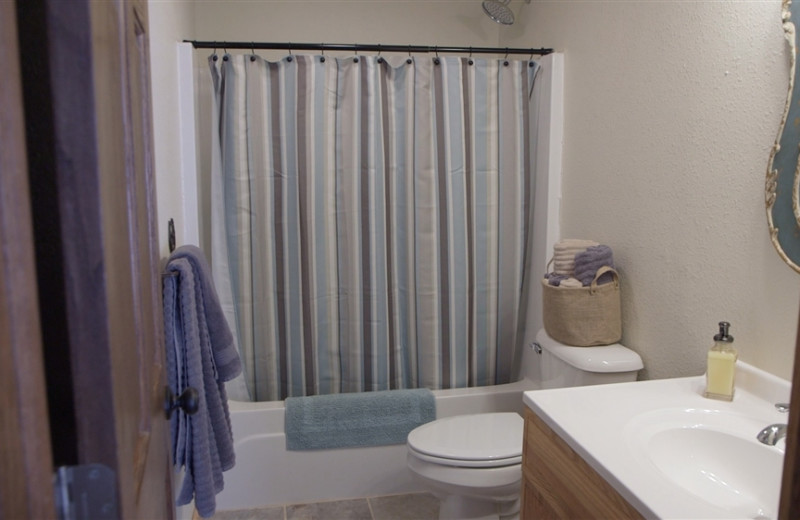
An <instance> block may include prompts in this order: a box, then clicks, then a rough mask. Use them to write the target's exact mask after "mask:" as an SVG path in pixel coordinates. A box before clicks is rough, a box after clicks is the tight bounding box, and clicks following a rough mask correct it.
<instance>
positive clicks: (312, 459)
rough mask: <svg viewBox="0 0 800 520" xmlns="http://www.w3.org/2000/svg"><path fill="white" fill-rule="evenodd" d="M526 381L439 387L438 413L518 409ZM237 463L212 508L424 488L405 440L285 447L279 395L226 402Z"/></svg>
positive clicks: (535, 386)
mask: <svg viewBox="0 0 800 520" xmlns="http://www.w3.org/2000/svg"><path fill="white" fill-rule="evenodd" d="M538 388H539V384H538V383H536V382H534V381H531V380H529V379H523V380H521V381H517V382H516V383H510V384H506V385H497V386H488V387H480V388H462V389H457V390H437V391H435V392H434V394H435V396H436V416H437V418H438V417H448V416H452V415H461V414H468V413H485V412H517V413H520V414H521V413H522V409H523V403H522V392H523V391H526V390H536V389H538ZM229 405H230V411H231V422H232V425H233V436H234V443H235V450H236V466H235V467H234V468H233V469H231V470H230V471H227V472H225V474H224V477H225V489H224V490H223V491H222V492H221V493H220V494H219V495H217V510H219V511H224V510H232V509H251V508H257V507H266V506H274V505H281V504H295V503H304V502H315V501H322V500H333V499H344V498H361V497H371V496H379V495H391V494H396V493H411V492H417V491H423V489H422V488H421V487H420V486H419V485H417V484H416V482H414V481H412V479H411V475H410V473H409V472H408V470H407V469H406V446H405V444H400V445H394V446H378V447H368V448H343V449H335V450H316V451H287V450H286V436H285V435H284V433H283V430H284V427H283V426H284V423H283V413H284V406H283V401H274V402H262V403H243V402H235V401H231V402H230V403H229Z"/></svg>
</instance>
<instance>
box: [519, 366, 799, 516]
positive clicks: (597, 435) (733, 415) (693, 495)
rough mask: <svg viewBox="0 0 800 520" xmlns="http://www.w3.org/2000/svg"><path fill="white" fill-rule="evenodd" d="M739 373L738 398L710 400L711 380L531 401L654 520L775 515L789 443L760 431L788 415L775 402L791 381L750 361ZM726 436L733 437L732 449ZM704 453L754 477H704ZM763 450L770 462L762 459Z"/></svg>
mask: <svg viewBox="0 0 800 520" xmlns="http://www.w3.org/2000/svg"><path fill="white" fill-rule="evenodd" d="M736 370H737V372H736V393H735V395H734V399H733V401H732V402H725V401H717V400H712V399H707V398H705V397H703V396H702V393H703V390H704V388H705V377H704V376H697V377H687V378H677V379H661V380H652V381H639V382H632V383H617V384H609V385H598V386H583V387H573V388H557V389H547V390H533V391H528V392H524V394H523V400H524V402H525V404H526V405H527V406H528V407H529V408H530V409H531V410H532V411H533V412H535V413H536V414H537V415H538V416H539V417H540V418H541V419H542V420H543V421H544V422H545V423H546V424H547V425H548V426H549V427H550V428H551V429H553V430H554V431H555V432H556V433H558V434H559V435H560V436H561V437H562V438H563V439H564V441H566V442H567V444H568V445H569V446H570V447H571V448H572V449H573V450H575V451H576V452H577V453H578V454H580V455H581V456H582V457H583V458H584V460H586V462H587V463H589V465H591V466H592V467H593V468H594V469H595V470H596V471H597V472H598V473H599V474H600V475H601V476H602V477H603V478H605V479H606V480H607V481H608V482H609V484H611V485H612V486H613V487H614V489H616V490H617V491H618V492H619V493H620V495H622V496H623V497H624V498H625V499H626V500H627V501H628V502H629V503H630V504H631V505H632V506H633V507H635V508H636V509H637V510H638V511H639V512H640V513H641V514H642V515H644V516H645V517H647V518H761V519H763V518H775V517H776V516H777V505H778V497H779V495H780V478H781V475H780V471H781V470H780V468H781V465H782V456H783V451H784V448H785V444H784V443H783V442H781V443H779V445H778V446H776V447H768V446H765V445H761V444H759V443H758V441H756V440H755V436H756V434H757V433H758V432H759V431H760V430H761V429H762V428H764V427H765V426H767V425H769V424H772V423H785V422H786V421H787V419H788V417H787V416H786V415H785V414H782V413H781V412H779V411H777V410H776V409H775V407H774V403H778V402H787V401H788V399H789V395H790V392H791V384H790V383H789V382H788V381H785V380H783V379H780V378H778V377H775V376H773V375H771V374H769V373H767V372H764V371H763V370H760V369H757V368H755V367H752V366H751V365H748V364H746V363H742V362H738V363H737V369H736ZM665 432H666V433H665ZM697 432H700V434H701V435H700V436H699V437H695V433H697ZM687 434H688V435H687ZM715 436H719V437H715ZM673 438H674V439H676V442H672V440H673ZM695 438H697V439H700V443H699V444H692V442H694V440H695ZM718 438H719V439H722V440H725V439H728V440H734V441H735V442H733V444H731V447H732V448H731V449H730V451H729V452H726V451H720V450H723V447H722V445H724V444H725V442H716V441H717V439H718ZM687 439H688V440H687ZM707 439H711V442H710V444H703V443H704V442H707ZM684 441H685V442H684ZM681 443H683V444H681ZM678 446H680V447H678ZM706 446H710V447H711V448H712V449H711V450H707V449H706ZM742 446H743V447H745V448H746V450H740V449H738V448H740V447H742ZM671 450H672V451H671ZM675 450H678V451H677V452H675ZM706 451H714V452H715V453H716V454H715V455H714V456H716V457H717V458H716V459H715V461H712V463H711V465H712V466H714V467H713V468H712V469H713V470H714V471H716V470H717V464H719V463H721V464H722V465H723V466H726V467H724V468H722V470H720V471H718V473H725V472H728V473H730V472H733V473H735V472H737V471H738V472H739V473H747V474H750V475H751V477H748V478H750V479H751V480H752V482H751V483H747V482H745V483H743V484H741V485H740V487H744V488H747V489H745V492H744V493H739V490H737V489H734V488H735V486H731V485H728V484H726V483H725V482H720V481H719V478H718V477H717V476H715V475H713V474H710V475H707V474H706V473H707V472H706V471H705V470H704V469H703V468H701V467H700V466H701V465H702V464H705V462H698V461H697V459H698V458H703V456H705V453H704V452H706ZM744 451H747V452H753V453H755V454H756V455H755V457H756V458H755V460H756V462H758V464H757V466H758V468H757V469H756V470H753V468H752V466H746V464H751V462H752V461H751V460H740V459H742V458H743V457H744V456H743V455H742V453H744ZM672 453H677V455H678V456H677V457H672V456H671V454H672ZM720 454H721V456H720ZM762 455H763V456H766V457H767V458H768V459H769V463H767V464H760V460H759V457H761V456H762ZM672 460H674V463H673V462H671V461H672ZM670 465H674V466H675V467H674V468H673V467H670ZM695 466H697V467H695ZM728 466H730V467H728ZM691 471H693V472H694V473H695V474H689V473H690V472H691ZM697 473H703V474H702V475H698V474H697ZM734 476H736V475H734ZM737 478H738V477H737ZM698 479H701V480H698ZM708 479H711V480H708ZM714 479H717V480H714ZM698 484H699V485H698ZM751 487H752V488H760V489H750V488H751ZM709 491H711V492H710V493H709ZM740 495H746V496H745V497H744V498H741V497H740ZM754 497H755V498H754Z"/></svg>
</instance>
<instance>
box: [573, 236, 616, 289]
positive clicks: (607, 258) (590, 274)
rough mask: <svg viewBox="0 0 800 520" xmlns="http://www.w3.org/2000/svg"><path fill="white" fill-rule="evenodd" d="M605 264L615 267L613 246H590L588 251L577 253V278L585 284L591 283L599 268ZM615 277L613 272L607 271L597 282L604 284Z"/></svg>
mask: <svg viewBox="0 0 800 520" xmlns="http://www.w3.org/2000/svg"><path fill="white" fill-rule="evenodd" d="M604 265H607V266H609V267H612V268H613V267H614V254H613V253H612V251H611V248H610V247H608V246H606V245H599V246H593V247H589V248H587V249H586V251H584V252H582V253H578V254H577V255H575V268H574V269H575V278H577V279H578V280H580V281H581V283H582V284H583V285H584V286H586V285H591V283H592V280H594V277H595V275H596V274H597V270H598V269H600V268H601V267H603V266H604ZM613 279H614V275H613V274H612V273H605V274H604V275H603V276H601V277H600V278H599V279H598V280H597V283H598V284H604V283H608V282H610V281H612V280H613Z"/></svg>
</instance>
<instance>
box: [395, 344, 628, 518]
mask: <svg viewBox="0 0 800 520" xmlns="http://www.w3.org/2000/svg"><path fill="white" fill-rule="evenodd" d="M533 346H534V348H535V351H536V353H538V354H540V358H541V359H540V363H539V374H538V377H539V378H540V381H539V382H540V383H541V387H542V388H559V387H567V386H584V385H596V384H605V383H623V382H628V381H635V380H636V374H637V372H638V371H639V370H641V369H642V368H643V367H644V365H643V364H642V359H641V358H640V357H639V355H638V354H637V353H635V352H634V351H632V350H630V349H628V348H626V347H624V346H622V345H620V344H614V345H608V346H602V347H571V346H567V345H563V344H561V343H559V342H557V341H555V340H554V339H552V338H551V337H550V336H548V335H547V333H546V332H545V331H544V330H540V331H539V333H538V334H537V335H536V343H534V345H533ZM525 359H526V358H525V357H523V362H525V361H524V360H525ZM529 362H530V361H529ZM521 398H522V397H521V396H520V399H521ZM523 427H524V422H523V420H522V417H520V415H519V414H517V413H514V412H504V413H482V414H472V415H457V416H453V417H444V418H442V419H437V420H435V421H433V422H429V423H426V424H423V425H422V426H419V427H417V428H415V429H414V430H412V431H411V433H409V434H408V442H407V447H408V452H407V456H406V460H407V463H408V468H409V469H410V470H411V474H412V475H413V477H414V478H415V479H416V480H417V481H419V482H420V483H421V484H423V485H424V486H425V487H427V489H428V490H429V491H430V492H431V493H432V494H433V495H435V496H436V497H437V498H439V500H440V501H441V503H440V506H439V518H440V520H445V519H446V520H456V519H459V520H479V519H480V520H497V519H502V520H513V519H517V518H519V495H520V489H521V481H522V434H523Z"/></svg>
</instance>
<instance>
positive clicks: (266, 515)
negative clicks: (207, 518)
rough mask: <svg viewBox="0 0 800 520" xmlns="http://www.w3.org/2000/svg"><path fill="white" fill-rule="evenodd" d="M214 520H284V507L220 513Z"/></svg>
mask: <svg viewBox="0 0 800 520" xmlns="http://www.w3.org/2000/svg"><path fill="white" fill-rule="evenodd" d="M212 519H213V520H284V515H283V507H282V506H278V507H265V508H263V509H242V510H239V511H218V512H217V513H216V514H215V515H214V516H213V517H212Z"/></svg>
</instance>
